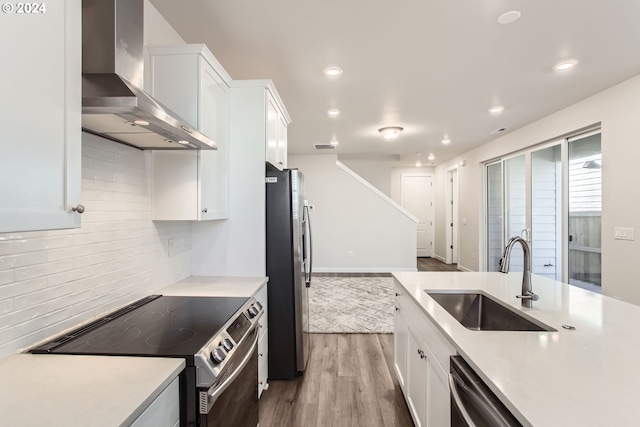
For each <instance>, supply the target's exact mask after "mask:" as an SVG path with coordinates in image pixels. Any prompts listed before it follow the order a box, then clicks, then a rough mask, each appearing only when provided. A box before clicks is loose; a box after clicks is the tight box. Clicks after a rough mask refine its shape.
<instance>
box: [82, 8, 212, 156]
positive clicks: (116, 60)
mask: <svg viewBox="0 0 640 427" xmlns="http://www.w3.org/2000/svg"><path fill="white" fill-rule="evenodd" d="M143 12H144V0H83V1H82V128H83V130H85V131H87V132H90V133H93V134H95V135H99V136H102V137H105V138H108V139H111V140H114V141H117V142H121V143H124V144H127V145H131V146H134V147H136V148H141V149H154V150H155V149H169V150H171V149H175V150H185V149H208V150H211V149H216V148H217V147H216V144H215V142H213V141H212V140H211V139H209V138H208V137H207V136H205V135H203V134H202V133H200V132H199V131H198V130H196V129H193V128H192V127H191V125H189V124H187V122H186V121H185V120H184V119H182V118H180V117H179V116H178V115H177V114H175V113H174V112H172V111H171V110H170V109H169V108H167V107H165V106H164V105H162V104H161V103H160V102H158V101H156V100H154V99H153V98H152V97H151V96H150V95H149V94H147V93H146V92H145V91H144V90H143V89H142V87H143V76H144V29H143ZM136 122H137V123H138V124H136Z"/></svg>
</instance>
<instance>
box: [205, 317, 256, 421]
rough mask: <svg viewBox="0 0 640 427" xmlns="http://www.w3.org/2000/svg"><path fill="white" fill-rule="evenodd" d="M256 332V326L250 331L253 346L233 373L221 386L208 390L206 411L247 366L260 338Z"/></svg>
mask: <svg viewBox="0 0 640 427" xmlns="http://www.w3.org/2000/svg"><path fill="white" fill-rule="evenodd" d="M257 330H258V328H257V325H256V327H254V328H253V331H252V333H254V334H255V336H256V337H255V338H254V339H253V344H251V351H250V352H249V353H248V354H247V355H246V356H245V357H244V359H242V362H240V364H239V365H238V367H237V368H236V370H235V371H233V373H232V374H231V375H229V376H228V377H227V379H226V380H224V381H223V382H222V384H220V385H219V386H216V387H215V390H213V391H212V392H211V390H209V393H208V394H209V398H208V402H209V405H208V409H211V407H212V406H213V404H214V403H215V401H216V400H217V399H218V397H220V395H221V394H222V393H224V391H225V390H226V389H227V388H229V386H230V385H231V383H232V382H233V381H234V380H235V379H236V378H237V377H238V375H240V373H241V372H242V370H243V369H244V367H245V366H247V363H249V361H250V360H251V356H253V352H254V351H256V344H257V343H258V337H259V336H260V334H258V333H257Z"/></svg>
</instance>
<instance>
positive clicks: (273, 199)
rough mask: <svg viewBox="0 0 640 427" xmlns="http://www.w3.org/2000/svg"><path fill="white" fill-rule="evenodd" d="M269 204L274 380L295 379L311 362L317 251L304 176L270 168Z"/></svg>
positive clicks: (267, 183)
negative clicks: (313, 245)
mask: <svg viewBox="0 0 640 427" xmlns="http://www.w3.org/2000/svg"><path fill="white" fill-rule="evenodd" d="M266 205H267V211H266V229H267V230H266V231H267V248H266V252H267V262H266V264H267V276H268V277H269V283H268V287H267V290H268V296H269V299H268V311H267V312H268V318H269V378H271V379H291V378H295V377H298V376H300V375H302V374H303V373H304V370H305V368H306V366H307V360H308V358H309V291H308V289H309V286H311V271H312V249H311V224H310V218H309V210H310V207H309V203H308V202H307V201H306V200H305V199H304V177H303V175H302V173H301V172H300V171H298V170H297V169H285V170H282V171H279V170H277V169H276V168H274V167H272V166H271V165H269V164H267V171H266Z"/></svg>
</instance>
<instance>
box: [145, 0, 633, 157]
mask: <svg viewBox="0 0 640 427" xmlns="http://www.w3.org/2000/svg"><path fill="white" fill-rule="evenodd" d="M151 3H152V4H153V5H154V6H155V7H156V8H157V9H158V10H159V11H160V13H161V14H162V15H163V16H164V17H165V18H166V19H167V21H169V23H170V24H171V25H172V26H173V27H174V28H175V29H176V30H177V31H178V32H179V33H180V35H181V36H182V37H183V38H184V39H185V40H186V41H187V42H188V43H205V44H206V45H207V46H208V47H209V48H210V49H211V51H212V52H213V54H214V55H215V56H216V58H217V59H218V60H219V61H220V62H221V63H222V64H223V66H224V67H225V69H226V70H227V72H229V74H230V75H231V76H232V77H233V78H234V79H272V80H273V81H274V83H275V85H276V87H277V89H278V92H279V93H280V96H281V97H282V99H283V101H284V103H285V105H286V108H287V110H288V112H289V114H290V115H291V118H292V121H293V122H292V123H291V125H290V127H289V153H314V152H316V153H317V151H315V150H314V148H313V144H315V143H325V144H326V143H328V142H329V141H330V140H331V139H332V138H334V137H335V138H336V139H337V140H338V141H339V145H338V148H337V150H336V152H337V153H338V154H341V155H342V154H348V155H350V156H361V157H371V156H394V157H393V158H395V159H400V160H405V161H407V162H408V163H411V164H413V163H415V161H416V155H417V153H423V154H422V155H421V157H422V162H423V164H424V163H426V156H427V154H428V153H430V152H433V153H434V154H435V156H436V159H435V161H434V162H433V163H435V164H438V163H440V162H443V161H445V160H447V159H450V158H452V157H454V156H455V155H457V154H459V153H462V152H464V151H467V150H469V149H470V148H472V147H474V146H477V145H480V144H482V143H485V142H488V141H490V140H492V139H494V138H495V137H496V135H495V134H492V132H494V131H495V130H496V129H498V128H501V127H506V128H507V130H506V131H505V132H510V131H512V130H515V129H517V128H519V127H522V126H524V125H526V124H528V123H531V122H533V121H535V120H537V119H540V118H542V117H544V116H546V115H548V114H551V113H553V112H555V111H558V110H560V109H562V108H564V107H566V106H568V105H571V104H573V103H575V102H577V101H579V100H582V99H584V98H586V97H588V96H590V95H593V94H595V93H597V92H599V91H601V90H603V89H605V88H607V87H610V86H612V85H614V84H616V83H619V82H621V81H623V80H625V79H627V78H630V77H632V76H634V75H636V74H639V73H640V1H638V0H613V1H604V0H556V1H553V0H535V1H532V0H511V1H508V0H395V1H390V0H322V1H305V0H269V1H267V0H227V1H220V0H190V1H188V2H182V1H175V0H151ZM511 10H518V11H520V12H521V13H522V16H521V18H520V19H519V20H518V21H516V22H514V23H511V24H507V25H502V24H499V23H498V22H497V19H498V17H499V16H500V15H501V14H503V13H504V12H507V11H511ZM567 58H574V59H577V60H578V61H579V64H578V66H577V67H576V68H575V69H574V70H572V71H569V72H564V73H560V72H557V71H554V70H553V68H552V67H553V65H554V64H556V63H557V62H559V61H560V60H563V59H567ZM329 65H338V66H340V67H341V68H342V69H343V70H344V73H343V75H342V76H341V77H339V78H337V79H328V78H326V77H325V76H324V75H323V73H322V70H323V69H324V68H325V67H327V66H329ZM498 104H499V105H503V106H504V107H505V110H504V112H503V113H502V114H501V115H499V116H492V115H490V114H489V113H488V109H489V108H490V107H491V106H493V105H498ZM329 108H338V109H339V110H340V111H341V112H342V114H341V115H340V117H338V118H336V119H332V118H329V117H328V115H327V110H328V109H329ZM383 126H402V127H403V128H404V132H403V134H402V135H401V136H400V138H398V139H397V140H395V141H393V142H389V141H386V140H384V139H383V138H382V137H381V135H380V134H379V133H378V129H379V128H380V127H383ZM445 134H446V135H448V136H449V137H450V139H451V141H452V142H451V144H449V145H448V146H444V145H442V144H441V142H440V141H441V140H442V139H443V136H444V135H445ZM323 152H326V151H323Z"/></svg>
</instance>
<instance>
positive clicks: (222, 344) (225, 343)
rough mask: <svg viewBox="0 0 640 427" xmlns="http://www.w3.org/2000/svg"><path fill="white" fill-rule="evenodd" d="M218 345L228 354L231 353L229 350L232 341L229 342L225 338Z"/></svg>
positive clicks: (231, 346)
mask: <svg viewBox="0 0 640 427" xmlns="http://www.w3.org/2000/svg"><path fill="white" fill-rule="evenodd" d="M220 345H221V346H222V347H224V349H225V350H226V351H227V353H228V352H230V351H231V349H232V348H233V341H231V340H230V339H229V338H225V339H223V340H222V342H221V343H220Z"/></svg>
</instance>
